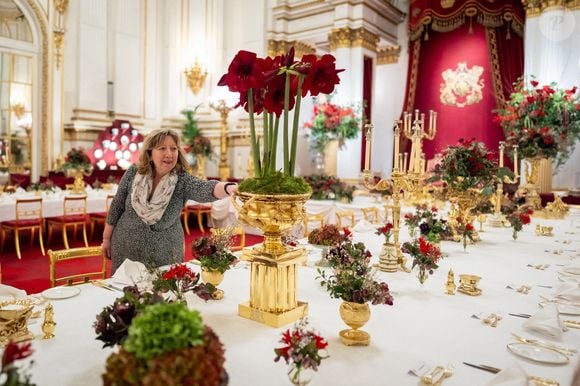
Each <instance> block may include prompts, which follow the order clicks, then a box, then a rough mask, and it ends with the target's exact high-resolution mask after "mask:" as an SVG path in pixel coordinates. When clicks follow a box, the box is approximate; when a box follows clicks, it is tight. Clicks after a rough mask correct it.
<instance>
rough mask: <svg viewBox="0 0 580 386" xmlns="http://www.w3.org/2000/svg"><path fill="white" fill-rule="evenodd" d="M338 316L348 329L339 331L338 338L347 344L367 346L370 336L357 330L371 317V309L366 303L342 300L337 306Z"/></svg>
mask: <svg viewBox="0 0 580 386" xmlns="http://www.w3.org/2000/svg"><path fill="white" fill-rule="evenodd" d="M339 312H340V317H341V318H342V320H343V322H344V323H345V324H346V325H347V326H349V327H350V329H346V330H342V331H341V332H340V334H339V335H340V340H341V341H342V343H343V344H345V345H347V346H368V345H369V344H370V342H371V336H370V335H369V333H368V332H365V331H362V330H359V328H361V327H362V326H364V325H365V324H366V323H367V322H368V321H369V319H370V318H371V309H370V307H369V305H368V304H367V303H362V304H361V303H353V302H342V303H341V305H340V308H339Z"/></svg>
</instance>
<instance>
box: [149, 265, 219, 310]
mask: <svg viewBox="0 0 580 386" xmlns="http://www.w3.org/2000/svg"><path fill="white" fill-rule="evenodd" d="M152 273H153V277H154V279H153V283H152V284H153V290H154V291H155V292H161V293H168V292H169V293H171V295H172V296H171V297H172V298H173V299H174V300H177V301H178V302H180V301H184V300H185V293H186V292H189V291H192V292H193V293H195V294H196V295H197V296H199V297H200V298H202V299H203V300H206V301H207V300H209V299H212V294H213V292H214V291H215V287H214V286H213V285H211V284H207V283H201V284H199V278H200V277H199V274H198V273H196V272H193V271H192V270H191V269H190V268H189V267H188V266H187V265H186V264H175V265H172V266H171V268H169V270H167V271H165V272H161V271H159V270H153V272H152Z"/></svg>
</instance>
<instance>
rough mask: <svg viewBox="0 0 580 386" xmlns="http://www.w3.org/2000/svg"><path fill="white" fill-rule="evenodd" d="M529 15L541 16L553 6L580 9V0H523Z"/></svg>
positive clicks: (571, 9)
mask: <svg viewBox="0 0 580 386" xmlns="http://www.w3.org/2000/svg"><path fill="white" fill-rule="evenodd" d="M522 4H523V5H524V8H525V9H526V16H527V17H534V16H540V14H541V13H542V12H544V11H546V10H548V9H551V8H566V9H568V10H570V11H573V10H578V9H580V0H522Z"/></svg>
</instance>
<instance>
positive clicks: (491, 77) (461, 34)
mask: <svg viewBox="0 0 580 386" xmlns="http://www.w3.org/2000/svg"><path fill="white" fill-rule="evenodd" d="M524 18H525V13H524V9H523V6H522V4H521V2H520V1H519V0H503V1H499V0H465V1H461V0H414V1H412V2H411V4H410V6H409V37H410V39H409V44H410V49H409V55H410V58H409V59H410V60H409V71H408V78H407V93H406V99H405V103H404V109H405V110H406V111H413V110H415V109H419V110H420V111H422V112H425V113H427V112H428V110H435V111H437V112H438V125H437V129H438V133H437V136H436V137H435V139H434V140H433V141H426V142H425V144H424V149H425V155H426V157H427V158H432V157H433V155H434V154H435V153H437V152H440V151H441V150H442V149H444V148H445V147H446V146H447V145H450V144H454V143H455V142H456V141H457V140H458V139H459V138H472V137H473V138H476V139H477V140H479V141H483V142H484V143H485V144H486V145H487V146H488V147H489V148H491V149H494V148H497V144H498V142H499V141H500V140H502V139H503V138H504V135H503V132H502V130H501V128H500V127H499V125H498V124H497V123H495V122H494V121H493V110H494V109H495V108H498V107H502V106H503V104H504V103H505V99H506V98H507V97H508V96H509V94H510V93H511V91H512V84H513V82H515V81H516V79H517V78H518V77H520V76H521V75H522V74H523V39H522V35H523V25H524ZM469 72H471V74H470V75H467V74H468V73H469ZM473 73H477V74H478V75H479V77H478V78H477V79H475V80H473ZM450 74H451V76H452V77H453V76H457V77H458V78H461V77H463V78H462V79H463V80H461V79H460V81H458V82H457V84H453V83H451V84H450V82H453V80H451V81H450V80H449V79H448V78H449V76H450ZM465 79H471V80H473V84H467V83H465V82H463V83H461V82H462V81H464V80H465ZM466 88H467V91H466ZM459 94H462V95H459Z"/></svg>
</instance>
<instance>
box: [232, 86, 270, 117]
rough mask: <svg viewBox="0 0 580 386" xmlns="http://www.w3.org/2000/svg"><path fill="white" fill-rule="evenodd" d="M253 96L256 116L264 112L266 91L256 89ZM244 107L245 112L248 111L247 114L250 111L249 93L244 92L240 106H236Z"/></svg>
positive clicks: (241, 94)
mask: <svg viewBox="0 0 580 386" xmlns="http://www.w3.org/2000/svg"><path fill="white" fill-rule="evenodd" d="M252 96H253V97H254V98H253V99H254V113H256V114H261V113H262V111H264V90H263V89H255V90H254V92H253V93H252ZM240 106H241V107H243V108H244V110H246V111H247V112H250V111H249V107H248V93H247V92H243V93H240V100H239V102H238V104H237V105H236V108H237V107H240Z"/></svg>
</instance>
